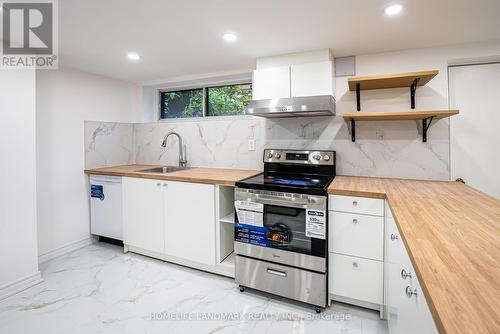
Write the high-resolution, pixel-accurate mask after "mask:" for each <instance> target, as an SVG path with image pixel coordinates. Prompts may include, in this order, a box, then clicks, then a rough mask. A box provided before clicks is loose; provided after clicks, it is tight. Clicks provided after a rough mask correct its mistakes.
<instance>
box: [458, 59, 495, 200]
mask: <svg viewBox="0 0 500 334" xmlns="http://www.w3.org/2000/svg"><path fill="white" fill-rule="evenodd" d="M448 71H449V92H450V93H449V94H450V108H454V109H455V108H456V109H459V110H460V114H459V115H457V116H454V117H451V118H450V139H451V141H450V142H451V152H450V154H451V166H450V167H451V178H452V180H455V179H457V178H461V179H463V180H464V181H465V182H466V183H467V184H468V185H470V186H472V187H474V188H476V189H479V190H481V191H483V192H485V193H487V194H489V195H492V196H494V197H496V198H500V173H498V171H499V170H500V154H498V152H500V148H499V147H498V146H499V144H500V131H499V130H498V125H499V124H500V105H499V103H498V101H497V99H498V94H500V63H496V64H482V65H469V66H455V67H450V68H449V69H448Z"/></svg>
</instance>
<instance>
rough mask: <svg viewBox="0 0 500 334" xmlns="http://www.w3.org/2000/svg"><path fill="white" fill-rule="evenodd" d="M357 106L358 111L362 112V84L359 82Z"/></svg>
mask: <svg viewBox="0 0 500 334" xmlns="http://www.w3.org/2000/svg"><path fill="white" fill-rule="evenodd" d="M356 105H357V107H358V111H361V84H360V83H359V82H358V83H357V84H356Z"/></svg>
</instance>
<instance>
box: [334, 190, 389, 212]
mask: <svg viewBox="0 0 500 334" xmlns="http://www.w3.org/2000/svg"><path fill="white" fill-rule="evenodd" d="M328 201H329V203H328V207H329V209H330V210H335V211H343V212H352V213H361V214H364V215H373V216H383V215H384V200H382V199H377V198H366V197H356V196H341V195H330V196H329V198H328Z"/></svg>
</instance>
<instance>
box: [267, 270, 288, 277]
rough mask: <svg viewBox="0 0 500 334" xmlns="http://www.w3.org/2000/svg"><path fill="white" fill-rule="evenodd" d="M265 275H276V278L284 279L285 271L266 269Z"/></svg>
mask: <svg viewBox="0 0 500 334" xmlns="http://www.w3.org/2000/svg"><path fill="white" fill-rule="evenodd" d="M267 273H268V274H272V275H276V276H281V277H286V271H281V270H276V269H271V268H267Z"/></svg>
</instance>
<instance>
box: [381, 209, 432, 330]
mask: <svg viewBox="0 0 500 334" xmlns="http://www.w3.org/2000/svg"><path fill="white" fill-rule="evenodd" d="M385 211H386V217H385V223H386V233H385V245H386V247H385V252H386V254H385V255H386V261H385V264H384V276H385V302H386V309H387V321H388V324H389V332H390V333H391V334H392V333H404V334H413V333H415V334H417V333H418V334H434V333H438V331H437V329H436V325H435V323H434V320H433V318H432V315H431V313H430V310H429V307H428V305H427V302H426V300H425V296H424V294H423V291H422V288H421V286H420V283H419V281H418V278H417V276H416V274H415V270H414V268H413V266H412V264H411V261H410V258H409V256H408V253H407V251H406V248H405V246H404V244H403V241H402V239H401V237H400V233H399V230H398V228H397V225H396V222H395V221H394V218H393V216H392V213H391V211H390V208H389V207H388V206H387V205H386V210H385Z"/></svg>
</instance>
